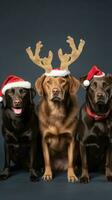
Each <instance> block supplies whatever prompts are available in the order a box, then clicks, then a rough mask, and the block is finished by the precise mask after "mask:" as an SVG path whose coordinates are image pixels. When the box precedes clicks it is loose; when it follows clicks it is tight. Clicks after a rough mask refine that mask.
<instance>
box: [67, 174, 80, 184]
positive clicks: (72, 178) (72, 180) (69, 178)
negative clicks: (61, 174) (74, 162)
mask: <svg viewBox="0 0 112 200" xmlns="http://www.w3.org/2000/svg"><path fill="white" fill-rule="evenodd" d="M77 181H78V178H77V177H76V176H75V174H74V175H72V176H68V182H71V183H75V182H77Z"/></svg>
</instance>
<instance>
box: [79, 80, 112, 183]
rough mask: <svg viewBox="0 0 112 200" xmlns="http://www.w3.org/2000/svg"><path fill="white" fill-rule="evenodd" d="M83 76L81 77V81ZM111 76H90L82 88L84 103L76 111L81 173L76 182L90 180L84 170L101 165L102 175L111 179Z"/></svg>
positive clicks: (93, 168) (86, 171)
mask: <svg viewBox="0 0 112 200" xmlns="http://www.w3.org/2000/svg"><path fill="white" fill-rule="evenodd" d="M85 78H86V77H83V78H81V83H82V82H83V81H84V80H85ZM111 90H112V78H111V77H107V76H105V77H102V78H96V77H95V78H93V79H92V81H91V83H90V85H89V86H88V88H87V90H86V102H85V104H84V105H83V106H82V108H81V110H80V116H79V127H78V134H79V135H78V137H79V141H80V155H81V162H82V175H81V178H80V182H84V183H88V182H89V180H90V177H89V173H88V170H90V169H91V170H95V169H98V167H100V164H103V165H104V164H105V162H104V159H106V167H105V174H106V177H107V180H108V181H112V111H111Z"/></svg>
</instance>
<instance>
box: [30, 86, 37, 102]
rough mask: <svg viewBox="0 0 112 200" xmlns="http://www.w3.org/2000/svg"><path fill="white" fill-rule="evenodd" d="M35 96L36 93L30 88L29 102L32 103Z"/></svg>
mask: <svg viewBox="0 0 112 200" xmlns="http://www.w3.org/2000/svg"><path fill="white" fill-rule="evenodd" d="M35 96H36V91H35V89H34V88H30V102H31V103H33V99H34V97H35Z"/></svg>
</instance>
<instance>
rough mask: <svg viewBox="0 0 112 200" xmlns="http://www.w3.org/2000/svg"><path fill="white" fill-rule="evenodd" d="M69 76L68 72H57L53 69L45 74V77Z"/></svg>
mask: <svg viewBox="0 0 112 200" xmlns="http://www.w3.org/2000/svg"><path fill="white" fill-rule="evenodd" d="M69 74H70V71H69V70H58V69H53V70H52V71H50V72H49V73H47V72H46V73H45V75H46V76H67V75H69Z"/></svg>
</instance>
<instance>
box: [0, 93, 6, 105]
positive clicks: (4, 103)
mask: <svg viewBox="0 0 112 200" xmlns="http://www.w3.org/2000/svg"><path fill="white" fill-rule="evenodd" d="M1 103H2V107H3V108H6V97H5V95H4V96H3V101H2V102H1Z"/></svg>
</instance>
